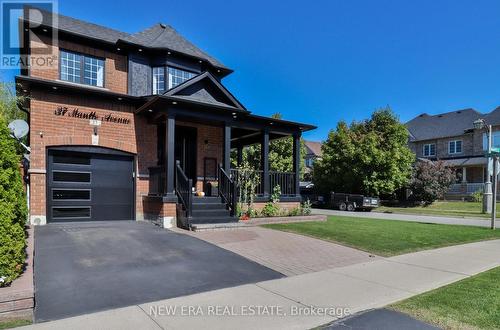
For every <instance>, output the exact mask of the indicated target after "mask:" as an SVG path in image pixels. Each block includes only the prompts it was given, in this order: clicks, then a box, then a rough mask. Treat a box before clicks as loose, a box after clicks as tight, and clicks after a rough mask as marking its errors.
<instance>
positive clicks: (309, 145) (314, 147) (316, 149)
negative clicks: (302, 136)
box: [304, 140, 322, 157]
mask: <svg viewBox="0 0 500 330" xmlns="http://www.w3.org/2000/svg"><path fill="white" fill-rule="evenodd" d="M304 144H305V145H306V149H307V154H308V155H314V156H318V157H321V155H322V152H321V142H316V141H307V140H306V141H304Z"/></svg>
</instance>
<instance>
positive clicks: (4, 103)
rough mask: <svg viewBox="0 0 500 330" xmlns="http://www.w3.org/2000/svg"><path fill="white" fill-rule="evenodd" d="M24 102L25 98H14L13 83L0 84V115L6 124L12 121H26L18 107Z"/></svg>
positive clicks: (24, 115) (24, 114)
mask: <svg viewBox="0 0 500 330" xmlns="http://www.w3.org/2000/svg"><path fill="white" fill-rule="evenodd" d="M25 101H26V98H25V97H22V96H16V90H15V85H14V84H13V83H7V82H0V113H1V114H2V116H3V118H4V120H5V121H6V122H7V123H9V122H11V121H12V120H14V119H26V113H25V112H23V111H21V110H20V109H19V106H18V105H21V104H22V103H24V102H25Z"/></svg>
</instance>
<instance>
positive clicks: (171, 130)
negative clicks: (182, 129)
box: [165, 114, 175, 197]
mask: <svg viewBox="0 0 500 330" xmlns="http://www.w3.org/2000/svg"><path fill="white" fill-rule="evenodd" d="M165 131H166V134H165V136H166V139H167V140H166V141H165V149H166V150H165V156H166V159H165V171H166V176H165V178H166V181H167V182H166V189H165V192H166V194H167V196H168V197H175V187H174V180H175V178H174V174H175V115H173V114H169V115H167V121H166V127H165Z"/></svg>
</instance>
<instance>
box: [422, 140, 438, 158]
mask: <svg viewBox="0 0 500 330" xmlns="http://www.w3.org/2000/svg"><path fill="white" fill-rule="evenodd" d="M422 154H423V155H424V157H431V156H436V144H435V143H428V144H424V146H423V150H422Z"/></svg>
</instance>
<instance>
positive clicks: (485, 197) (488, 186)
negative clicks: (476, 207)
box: [483, 125, 496, 213]
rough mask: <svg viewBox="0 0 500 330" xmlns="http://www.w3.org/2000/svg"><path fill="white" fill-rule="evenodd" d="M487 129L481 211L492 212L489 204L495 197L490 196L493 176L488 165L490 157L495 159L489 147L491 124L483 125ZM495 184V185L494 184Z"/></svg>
mask: <svg viewBox="0 0 500 330" xmlns="http://www.w3.org/2000/svg"><path fill="white" fill-rule="evenodd" d="M485 128H486V129H487V131H488V146H487V148H488V150H487V153H488V158H487V160H488V162H487V174H486V183H485V184H484V193H483V213H490V212H492V210H491V206H492V201H494V200H495V199H493V198H492V197H491V195H492V191H491V178H492V177H493V176H494V174H493V173H491V167H490V159H493V162H495V159H494V157H492V156H491V147H492V139H493V138H492V134H491V133H492V132H491V131H492V129H491V125H487V126H486V127H485ZM495 186H496V185H495Z"/></svg>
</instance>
